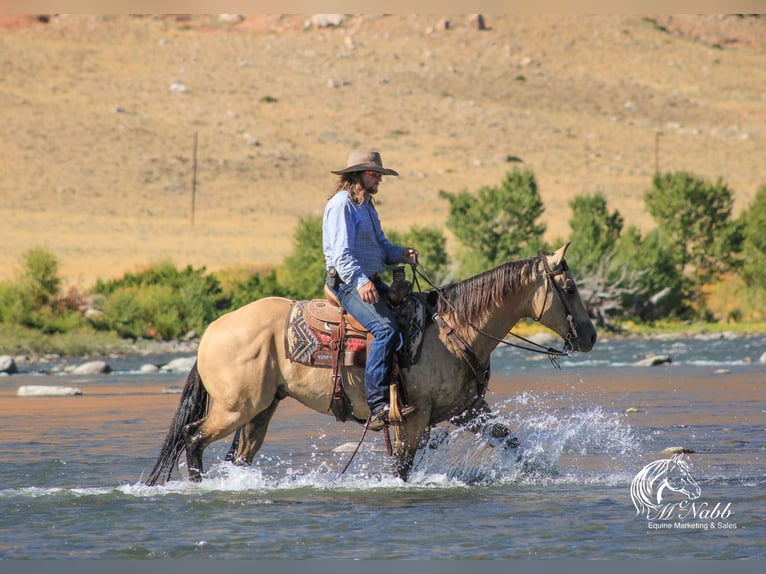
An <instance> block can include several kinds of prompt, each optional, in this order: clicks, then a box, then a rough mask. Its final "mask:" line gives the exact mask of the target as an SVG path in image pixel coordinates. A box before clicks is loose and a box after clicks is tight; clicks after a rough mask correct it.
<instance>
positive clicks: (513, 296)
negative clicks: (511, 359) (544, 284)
mask: <svg viewBox="0 0 766 574" xmlns="http://www.w3.org/2000/svg"><path fill="white" fill-rule="evenodd" d="M538 288H539V282H538V280H537V279H534V280H531V281H529V282H528V283H527V284H525V285H523V286H521V287H520V288H519V289H517V290H515V291H513V292H511V291H510V290H509V291H508V292H506V293H505V295H504V297H502V298H500V299H498V300H497V301H495V302H494V304H495V308H494V309H493V310H492V311H491V312H489V313H487V314H486V315H485V316H484V317H483V318H481V319H480V320H476V321H472V322H471V323H470V324H468V323H467V322H466V321H464V320H463V319H461V317H460V314H459V310H458V311H457V312H453V313H452V314H451V316H450V317H449V320H448V321H449V323H450V324H451V325H452V326H453V328H454V329H455V330H456V331H457V332H458V333H459V334H460V336H461V337H462V338H463V339H464V340H465V341H466V342H467V343H468V344H469V345H470V347H471V348H472V349H473V351H474V352H475V353H476V356H477V357H478V358H479V360H480V361H481V362H483V363H485V362H488V361H489V357H490V355H491V353H492V351H493V350H494V349H495V348H496V347H497V346H498V344H499V341H500V340H502V339H503V338H504V337H505V336H506V335H507V334H508V333H509V332H510V331H511V329H513V327H514V326H515V325H516V323H518V322H519V320H521V319H523V318H525V317H532V316H533V313H532V307H533V301H534V297H535V293H536V291H537V289H538ZM487 335H489V336H487Z"/></svg>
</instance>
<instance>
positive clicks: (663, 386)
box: [0, 337, 766, 559]
mask: <svg viewBox="0 0 766 574" xmlns="http://www.w3.org/2000/svg"><path fill="white" fill-rule="evenodd" d="M764 351H766V337H754V338H738V339H728V338H712V339H709V340H666V341H658V340H653V341H626V340H615V341H604V342H600V343H599V344H598V345H597V346H596V348H595V350H594V351H593V352H592V353H590V354H587V355H578V356H575V357H572V358H567V359H564V360H563V361H562V365H561V366H562V369H561V370H556V369H554V368H553V366H551V364H550V363H549V362H548V361H547V360H545V359H543V360H539V359H537V358H536V357H529V356H527V355H526V354H524V353H522V352H520V351H516V350H507V349H499V350H498V351H497V352H496V354H495V356H494V358H493V375H492V381H491V383H490V392H489V394H488V400H489V402H490V404H491V405H493V406H494V408H495V409H496V412H497V418H498V420H500V421H502V422H504V423H506V424H508V425H509V426H510V427H512V428H513V429H514V430H515V432H516V433H517V435H518V437H519V439H520V442H521V448H520V449H519V450H518V451H516V450H504V449H503V448H501V447H500V446H499V445H496V444H494V443H492V441H491V440H490V439H484V438H482V437H481V436H475V435H473V434H469V433H466V432H461V431H457V430H456V429H454V428H451V427H448V426H447V427H439V428H437V429H435V431H434V432H433V433H432V437H431V438H432V440H431V446H432V447H434V448H428V449H425V450H424V452H423V453H422V454H421V455H420V456H419V457H418V460H417V463H416V467H415V469H414V472H413V477H412V480H411V481H410V482H408V483H406V484H405V483H402V482H400V481H399V480H397V479H394V478H392V477H391V476H390V474H389V472H388V464H389V459H388V458H387V456H386V454H385V451H384V444H383V440H382V438H381V436H380V434H373V435H372V436H370V435H368V437H367V439H366V440H365V442H364V443H363V445H362V447H361V449H360V452H359V454H357V456H356V458H355V459H354V461H353V462H352V464H351V466H350V468H349V470H348V471H347V472H346V473H345V474H343V475H341V469H342V468H343V467H344V466H345V464H346V463H347V461H348V460H349V457H350V456H351V452H350V451H351V450H352V449H353V447H354V446H355V445H356V443H357V441H358V439H359V438H360V436H361V430H362V429H361V427H360V426H358V425H356V424H354V423H346V424H341V423H336V422H334V420H333V419H332V418H331V417H326V416H322V415H319V414H316V413H313V412H310V411H308V410H307V409H305V408H303V407H302V406H300V405H298V404H297V403H296V402H295V401H292V400H291V399H287V400H285V401H284V402H283V403H282V404H281V405H280V408H279V409H278V411H277V414H276V416H275V418H274V420H273V421H272V423H271V427H270V432H269V435H268V436H267V439H266V443H265V445H264V447H263V449H262V450H261V452H260V453H259V454H258V455H257V456H256V460H255V463H254V465H253V467H252V468H236V467H233V466H231V465H230V464H228V463H225V462H222V459H223V457H224V455H225V453H226V450H227V447H228V442H226V441H221V442H219V443H216V444H214V445H213V446H212V447H211V448H210V449H208V451H207V452H206V459H205V463H206V469H207V475H206V477H205V479H204V480H203V481H202V483H200V484H191V483H188V482H186V481H184V480H183V479H182V476H181V474H180V473H179V472H175V473H174V476H173V480H171V482H169V483H168V484H167V485H165V486H157V487H151V488H150V487H146V486H143V485H142V484H141V477H142V473H143V474H144V475H145V474H146V473H147V472H148V471H149V470H150V469H151V467H152V465H153V464H154V461H155V458H156V456H157V454H158V452H159V448H160V446H161V443H162V440H163V439H164V435H165V432H166V430H167V427H168V425H169V423H170V419H171V416H172V414H173V413H174V412H175V409H176V406H177V403H178V394H173V393H172V392H168V389H170V390H171V391H172V390H173V389H174V388H178V387H180V386H182V384H183V381H184V379H185V376H184V375H180V374H169V373H157V374H142V373H141V372H140V371H139V366H140V365H141V364H142V363H143V362H147V361H148V360H147V358H145V357H144V358H126V359H122V360H110V363H111V364H112V366H113V367H114V369H115V371H114V372H112V373H111V374H108V375H100V376H74V375H50V374H43V373H39V372H33V371H35V370H38V369H40V366H39V365H36V366H34V367H32V366H28V367H24V369H26V372H24V370H23V371H22V373H21V374H17V375H13V376H10V377H3V378H2V379H0V476H1V477H2V480H1V482H0V559H12V558H37V559H39V558H46V559H60V558H85V559H88V558H90V559H131V558H136V559H143V558H236V559H255V558H260V559H267V558H271V559H278V558H300V559H303V558H488V559H499V558H567V557H579V558H602V557H603V558H607V557H610V558H667V557H676V558H764V557H766V549H765V548H764V545H763V541H764V540H766V489H765V488H764V487H765V486H766V478H765V477H766V461H764V455H765V454H766V452H765V451H766V447H765V446H764V445H765V444H766V443H765V441H764V439H765V438H766V364H763V363H759V362H758V358H759V357H760V356H761V354H762V353H763V352H764ZM647 353H660V354H667V355H669V356H670V357H671V358H672V361H673V362H672V363H671V364H667V365H662V366H657V367H650V368H639V367H635V366H632V363H633V362H635V361H636V360H637V359H639V358H642V357H643V356H645V355H646V354H647ZM157 360H159V359H157ZM22 385H66V386H74V387H77V388H79V389H80V390H81V391H82V393H83V394H82V395H81V396H70V397H37V398H25V397H18V396H16V390H17V389H18V388H19V387H20V386H22ZM668 447H683V448H685V449H687V450H691V451H694V452H692V453H688V454H686V455H684V457H683V458H684V460H685V461H686V462H687V463H688V465H689V466H688V469H689V472H690V474H691V476H692V478H693V479H694V480H695V481H696V483H697V484H698V485H699V493H698V496H697V497H696V498H694V499H690V498H688V497H687V496H685V495H684V494H683V493H679V492H673V491H671V490H665V499H664V503H666V504H671V505H675V506H670V507H669V508H670V509H671V511H672V515H673V516H672V517H669V518H668V519H650V518H649V517H647V516H645V515H641V514H639V513H638V511H637V507H636V506H634V503H633V499H632V497H631V482H632V481H633V480H634V477H636V475H637V474H638V473H639V472H640V471H641V470H642V468H644V467H645V466H647V465H649V463H652V462H653V461H657V460H661V459H669V458H671V457H672V455H671V454H669V451H665V450H664V449H666V448H668Z"/></svg>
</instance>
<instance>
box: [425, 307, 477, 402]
mask: <svg viewBox="0 0 766 574" xmlns="http://www.w3.org/2000/svg"><path fill="white" fill-rule="evenodd" d="M433 320H434V323H436V325H437V326H438V327H439V330H440V331H442V332H443V333H444V334H445V335H446V336H447V338H448V339H449V340H450V341H451V342H452V344H453V345H454V347H455V349H456V350H457V352H458V354H459V355H460V357H461V358H462V359H463V360H464V361H465V362H466V363H467V364H468V366H469V367H470V368H471V371H473V375H474V377H476V390H477V393H478V397H479V399H483V398H484V395H485V394H486V392H487V387H488V386H489V374H490V370H489V364H487V365H486V366H484V365H482V364H481V363H480V362H479V357H477V356H476V353H475V352H474V350H473V349H472V348H471V346H470V345H469V344H468V343H466V342H465V341H464V340H463V338H462V337H461V336H460V335H458V334H457V332H456V331H455V329H453V328H452V327H451V326H450V325H449V324H448V323H447V321H445V320H444V317H442V316H441V315H439V314H438V313H434V314H433Z"/></svg>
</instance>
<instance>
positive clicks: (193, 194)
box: [190, 130, 199, 227]
mask: <svg viewBox="0 0 766 574" xmlns="http://www.w3.org/2000/svg"><path fill="white" fill-rule="evenodd" d="M198 139H199V130H194V156H193V160H192V189H191V213H190V221H191V226H192V227H194V211H195V202H196V198H197V140H198Z"/></svg>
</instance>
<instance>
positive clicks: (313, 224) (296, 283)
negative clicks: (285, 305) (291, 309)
mask: <svg viewBox="0 0 766 574" xmlns="http://www.w3.org/2000/svg"><path fill="white" fill-rule="evenodd" d="M324 275H325V261H324V252H323V251H322V218H321V216H319V215H307V216H305V217H302V218H301V219H300V220H299V221H298V226H297V227H296V228H295V233H294V235H293V250H292V252H291V253H290V255H288V256H287V257H286V258H285V260H284V261H283V262H282V265H281V266H280V267H279V269H278V270H277V278H278V281H279V283H280V284H281V285H282V288H283V289H284V291H285V292H286V293H287V294H288V296H290V297H293V298H296V299H311V298H318V297H322V291H323V290H324Z"/></svg>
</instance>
